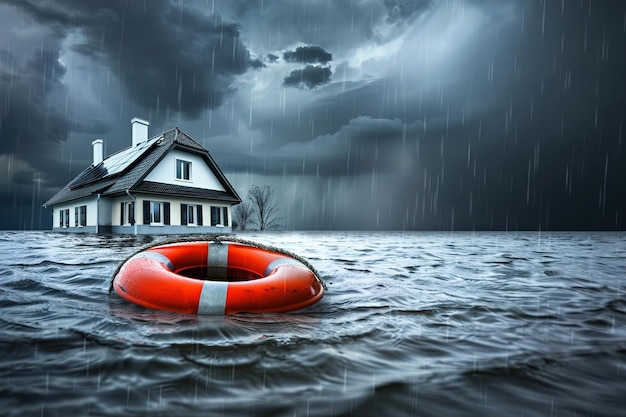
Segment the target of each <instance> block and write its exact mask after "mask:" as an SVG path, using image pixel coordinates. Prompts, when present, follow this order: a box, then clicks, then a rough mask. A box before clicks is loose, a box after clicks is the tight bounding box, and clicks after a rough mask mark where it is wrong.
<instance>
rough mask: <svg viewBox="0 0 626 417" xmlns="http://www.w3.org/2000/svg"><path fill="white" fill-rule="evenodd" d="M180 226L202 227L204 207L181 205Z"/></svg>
mask: <svg viewBox="0 0 626 417" xmlns="http://www.w3.org/2000/svg"><path fill="white" fill-rule="evenodd" d="M180 224H181V225H183V226H185V225H187V226H202V205H201V204H181V205H180Z"/></svg>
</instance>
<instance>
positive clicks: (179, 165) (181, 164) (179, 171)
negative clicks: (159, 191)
mask: <svg viewBox="0 0 626 417" xmlns="http://www.w3.org/2000/svg"><path fill="white" fill-rule="evenodd" d="M185 167H187V169H185ZM191 168H192V165H191V161H187V160H185V159H181V158H176V179H177V180H179V181H187V182H191V181H192V179H193V176H192V170H191ZM185 174H186V175H185ZM185 176H187V178H185Z"/></svg>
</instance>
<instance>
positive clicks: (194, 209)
mask: <svg viewBox="0 0 626 417" xmlns="http://www.w3.org/2000/svg"><path fill="white" fill-rule="evenodd" d="M189 219H191V220H189ZM197 225H198V206H197V205H196V204H187V226H197Z"/></svg>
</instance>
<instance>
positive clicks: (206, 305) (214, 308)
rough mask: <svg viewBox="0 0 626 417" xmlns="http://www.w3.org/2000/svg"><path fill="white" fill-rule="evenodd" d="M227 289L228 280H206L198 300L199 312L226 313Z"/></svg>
mask: <svg viewBox="0 0 626 417" xmlns="http://www.w3.org/2000/svg"><path fill="white" fill-rule="evenodd" d="M227 290H228V282H225V281H224V282H219V281H204V283H203V284H202V291H201V292H200V300H199V301H198V314H224V311H225V310H226V292H227Z"/></svg>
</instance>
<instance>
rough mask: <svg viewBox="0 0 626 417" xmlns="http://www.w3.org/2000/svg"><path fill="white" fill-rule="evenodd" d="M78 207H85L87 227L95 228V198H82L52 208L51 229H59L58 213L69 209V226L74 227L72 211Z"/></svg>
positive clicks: (96, 210)
mask: <svg viewBox="0 0 626 417" xmlns="http://www.w3.org/2000/svg"><path fill="white" fill-rule="evenodd" d="M80 206H87V226H96V224H97V216H98V209H97V197H95V196H94V197H89V198H84V199H82V200H76V201H72V202H69V203H65V204H59V205H57V206H54V208H53V210H52V227H54V228H58V227H59V218H60V216H61V214H60V211H61V210H65V209H69V210H70V226H69V227H76V223H75V222H74V218H75V216H74V209H75V208H76V207H80Z"/></svg>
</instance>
